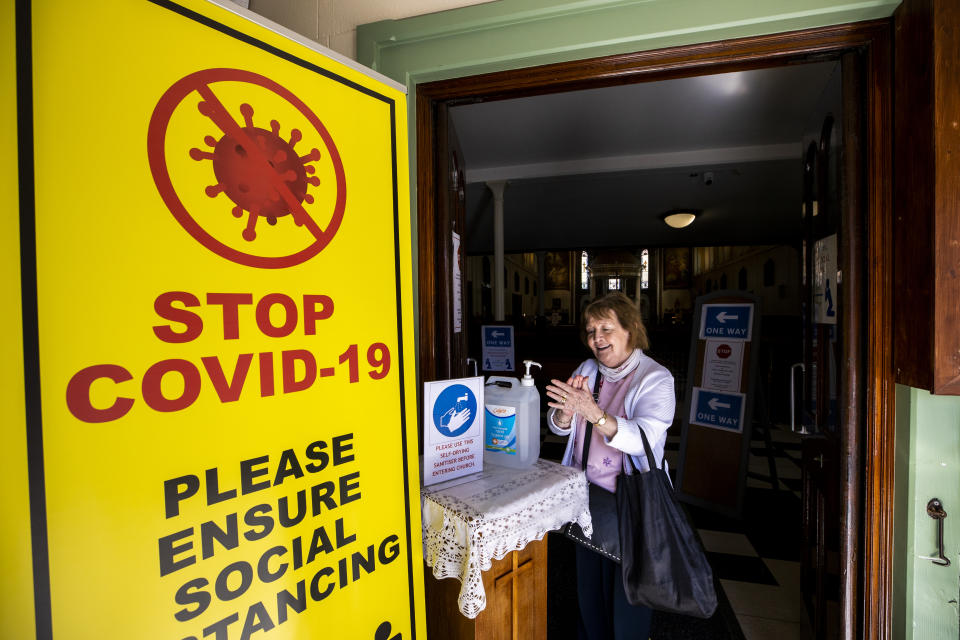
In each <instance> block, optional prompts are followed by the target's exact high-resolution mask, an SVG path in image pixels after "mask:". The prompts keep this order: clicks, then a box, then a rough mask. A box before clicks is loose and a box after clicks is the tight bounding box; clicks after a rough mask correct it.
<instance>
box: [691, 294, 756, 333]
mask: <svg viewBox="0 0 960 640" xmlns="http://www.w3.org/2000/svg"><path fill="white" fill-rule="evenodd" d="M752 329H753V304H751V303H728V304H705V305H703V307H702V308H701V312H700V339H701V340H706V339H707V338H723V339H724V340H740V341H744V342H746V341H748V340H750V338H751V333H752Z"/></svg>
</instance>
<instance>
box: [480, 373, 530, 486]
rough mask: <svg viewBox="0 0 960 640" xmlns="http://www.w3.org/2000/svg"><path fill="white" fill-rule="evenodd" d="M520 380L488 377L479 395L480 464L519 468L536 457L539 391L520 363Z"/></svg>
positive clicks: (527, 464) (526, 465)
mask: <svg viewBox="0 0 960 640" xmlns="http://www.w3.org/2000/svg"><path fill="white" fill-rule="evenodd" d="M523 364H524V366H525V368H526V372H525V373H524V375H523V378H522V379H520V380H517V379H516V378H508V377H504V376H490V377H489V378H487V383H486V387H485V388H484V392H483V404H484V412H483V418H484V429H483V440H484V442H483V444H484V450H483V463H484V464H487V463H490V464H494V465H500V466H503V467H513V468H517V469H522V468H525V467H529V466H530V465H531V464H533V463H534V461H535V460H536V459H537V458H539V457H540V392H538V391H537V387H536V386H534V384H533V376H532V375H530V367H531V366H536V367H540V368H541V369H542V368H543V367H542V366H541V364H540V363H539V362H533V361H532V360H524V361H523Z"/></svg>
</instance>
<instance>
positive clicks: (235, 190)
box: [190, 102, 320, 242]
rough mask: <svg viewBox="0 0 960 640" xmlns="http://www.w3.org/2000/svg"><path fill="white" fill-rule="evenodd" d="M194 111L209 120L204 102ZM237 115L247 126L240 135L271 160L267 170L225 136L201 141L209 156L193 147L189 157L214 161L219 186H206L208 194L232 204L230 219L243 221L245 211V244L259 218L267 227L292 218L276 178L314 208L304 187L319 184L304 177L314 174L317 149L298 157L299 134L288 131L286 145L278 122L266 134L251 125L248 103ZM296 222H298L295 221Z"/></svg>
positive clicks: (241, 147)
mask: <svg viewBox="0 0 960 640" xmlns="http://www.w3.org/2000/svg"><path fill="white" fill-rule="evenodd" d="M197 108H198V109H199V110H200V113H202V114H203V115H205V116H212V115H213V114H212V111H211V109H210V107H209V105H208V104H207V103H206V102H201V103H200V104H199V105H198V106H197ZM240 113H241V114H242V115H243V121H244V124H245V125H246V126H244V127H243V129H241V130H242V131H243V132H244V133H245V134H246V136H247V139H248V140H249V141H251V142H253V144H255V145H257V147H259V149H260V151H261V152H262V153H263V155H264V156H266V157H267V158H269V160H268V163H269V166H270V169H271V171H269V172H267V171H264V170H263V169H262V168H261V166H260V165H259V164H258V163H257V162H256V161H254V159H253V158H252V157H251V154H250V152H249V151H248V150H247V148H246V147H245V146H244V143H243V142H241V141H240V140H237V139H235V138H234V137H233V136H231V135H230V134H224V135H223V137H221V138H220V140H217V139H216V138H214V137H213V136H207V137H205V138H204V142H206V143H207V146H209V147H213V152H212V153H210V152H207V151H203V150H201V149H197V148H196V147H194V148H193V149H190V157H191V158H193V159H194V160H213V173H214V175H216V177H217V181H218V183H217V184H215V185H211V186H209V187H207V195H208V196H210V197H211V198H215V197H217V196H218V195H220V194H221V193H225V194H226V195H227V197H228V198H230V199H231V200H233V202H234V204H236V206H235V207H233V215H234V216H235V217H237V218H239V217H241V216H243V212H244V211H247V212H248V213H249V216H248V218H247V226H246V227H245V228H244V229H243V232H242V234H243V239H244V240H247V241H248V242H249V241H253V240H254V239H255V238H256V237H257V231H256V226H257V218H266V219H267V222H268V223H269V224H271V225H275V224H277V218H280V217H281V216H285V215H287V214H289V213H291V208H290V206H289V205H288V204H287V203H286V202H285V201H284V200H283V198H281V197H280V192H279V191H278V190H277V189H276V188H275V187H274V184H273V180H272V178H273V177H274V174H275V175H279V176H280V178H281V179H282V180H283V181H284V182H285V183H286V186H287V188H288V189H289V190H290V193H291V194H292V195H293V197H294V198H295V199H296V200H297V202H307V203H313V196H311V195H310V194H309V193H307V184H311V185H314V186H317V185H319V184H320V179H319V178H317V177H314V176H309V177H308V176H307V174H311V173H313V172H314V168H313V166H311V165H310V164H308V163H309V162H311V161H316V160H319V159H320V150H319V149H317V148H313V149H311V150H310V153H308V154H307V155H305V156H298V155H297V152H296V151H295V150H294V147H295V146H296V144H297V142H299V141H300V139H301V138H302V137H303V134H301V133H300V131H299V129H293V130H291V131H290V139H289V140H284V139H283V138H281V137H280V123H279V122H277V121H276V120H271V121H270V131H267V130H265V129H260V128H258V127H255V126H253V107H251V106H250V105H249V104H247V103H243V104H242V105H240ZM294 221H295V222H299V221H297V220H296V218H294Z"/></svg>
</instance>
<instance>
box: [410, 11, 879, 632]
mask: <svg viewBox="0 0 960 640" xmlns="http://www.w3.org/2000/svg"><path fill="white" fill-rule="evenodd" d="M852 51H857V52H859V53H860V54H861V56H860V60H861V61H862V64H863V69H862V74H861V76H860V78H859V79H860V81H861V82H862V108H863V111H862V128H861V130H860V132H857V133H853V132H851V133H850V135H858V134H859V135H862V139H861V140H860V141H859V145H858V146H859V148H860V149H861V154H860V162H859V163H858V166H857V167H855V168H854V172H855V173H856V172H859V175H860V176H861V177H862V179H863V180H862V184H863V189H862V190H858V192H857V193H856V194H853V197H854V198H855V199H856V200H858V201H859V202H861V203H862V206H863V207H864V210H865V215H864V217H863V235H862V242H863V243H864V245H865V246H864V248H863V255H864V264H862V265H851V266H852V267H853V268H861V269H862V272H863V273H862V275H863V278H862V281H863V282H864V286H863V288H862V290H861V291H860V292H858V293H857V295H860V296H865V297H866V299H867V300H870V301H871V304H870V305H869V306H868V307H867V308H866V309H865V311H864V317H863V318H862V322H861V323H859V327H856V328H855V329H856V330H857V331H859V330H860V329H861V328H862V332H860V340H851V341H850V342H851V343H854V344H852V345H851V350H853V352H856V353H857V354H858V357H859V358H860V361H861V363H862V366H861V367H860V370H859V371H854V372H852V373H851V378H852V379H851V380H850V384H849V385H848V389H846V390H845V394H844V398H843V400H844V402H845V403H847V417H848V419H850V422H849V423H848V424H855V425H860V426H859V429H850V430H848V431H849V434H848V436H847V437H846V438H845V439H844V441H843V442H842V443H841V449H842V450H841V473H842V474H843V477H844V481H845V487H844V504H845V510H844V512H843V513H842V514H841V530H842V531H843V534H842V535H843V540H842V543H841V547H842V548H841V550H840V556H841V562H842V563H843V562H844V561H846V562H845V565H844V566H843V568H842V571H841V574H842V578H841V615H842V619H843V627H842V629H841V632H842V633H841V637H843V638H854V637H863V638H871V639H873V638H878V639H879V638H888V637H890V636H891V632H892V630H891V626H892V624H891V621H892V596H893V589H892V575H893V559H894V558H893V489H894V441H895V438H894V378H893V372H892V344H893V342H892V340H893V331H892V312H893V307H892V300H893V288H892V278H891V275H890V271H891V270H890V265H891V264H892V225H893V216H892V188H891V184H892V146H891V140H892V129H891V127H892V114H891V105H892V99H891V94H892V65H891V22H890V20H874V21H869V22H858V23H851V24H843V25H833V26H828V27H822V28H816V29H806V30H802V31H792V32H787V33H780V34H773V35H765V36H756V37H748V38H740V39H734V40H724V41H718V42H711V43H703V44H695V45H688V46H680V47H672V48H668V49H661V50H656V51H644V52H639V53H630V54H622V55H614V56H608V57H602V58H592V59H587V60H578V61H573V62H563V63H557V64H549V65H543V66H539V67H530V68H525V69H516V70H511V71H503V72H496V73H488V74H482V75H477V76H469V77H463V78H454V79H450V80H442V81H437V82H429V83H421V84H418V85H417V87H416V117H417V122H416V131H417V210H418V215H417V230H418V234H419V236H418V260H419V291H420V300H419V312H420V335H419V339H420V342H419V357H420V362H419V365H420V374H421V377H422V378H423V379H424V380H431V379H433V378H434V377H435V372H436V371H437V362H438V359H440V358H444V357H445V356H444V353H443V351H444V349H443V345H441V344H438V343H437V338H438V330H437V319H436V313H435V311H436V309H435V306H436V305H435V302H436V298H435V296H434V292H435V291H437V289H438V288H439V287H446V286H447V285H448V284H449V283H448V277H449V276H448V274H444V273H441V272H439V271H438V270H437V268H436V264H437V255H436V252H435V247H436V246H437V245H436V240H437V238H438V233H439V232H440V231H442V230H438V229H437V228H436V226H437V209H436V207H435V190H436V185H437V175H436V171H437V167H438V165H437V158H436V153H437V128H436V123H437V119H438V113H439V112H440V110H441V109H447V108H449V107H450V106H453V105H456V104H465V103H471V102H482V101H489V100H499V99H506V98H517V97H523V96H530V95H539V94H546V93H557V92H562V91H571V90H579V89H588V88H598V87H605V86H614V85H620V84H627V83H631V82H647V81H657V80H668V79H673V78H681V77H689V76H695V75H704V74H708V73H721V72H729V71H742V70H746V69H757V68H765V67H771V66H781V65H787V64H791V63H794V62H800V61H809V60H812V59H817V57H824V58H836V59H839V57H840V56H841V55H842V54H844V53H849V52H852ZM845 80H847V78H846V77H845ZM849 353H851V352H850V351H848V353H847V354H845V355H848V354H849ZM858 594H860V597H859V598H858ZM860 603H868V604H866V605H863V604H860Z"/></svg>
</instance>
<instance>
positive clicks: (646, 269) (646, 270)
mask: <svg viewBox="0 0 960 640" xmlns="http://www.w3.org/2000/svg"><path fill="white" fill-rule="evenodd" d="M640 288H641V289H649V288H650V252H649V251H648V250H647V249H644V250H643V251H641V252H640Z"/></svg>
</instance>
